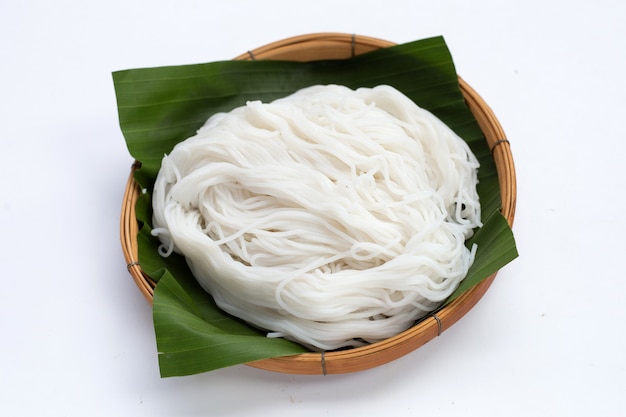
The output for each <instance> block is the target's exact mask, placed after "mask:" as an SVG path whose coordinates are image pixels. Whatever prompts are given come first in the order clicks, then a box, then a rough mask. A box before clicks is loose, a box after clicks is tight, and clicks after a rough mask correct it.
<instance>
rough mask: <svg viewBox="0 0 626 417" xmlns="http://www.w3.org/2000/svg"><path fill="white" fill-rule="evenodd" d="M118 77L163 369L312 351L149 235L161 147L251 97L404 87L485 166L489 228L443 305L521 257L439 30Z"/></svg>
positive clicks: (477, 238) (174, 372) (188, 370)
mask: <svg viewBox="0 0 626 417" xmlns="http://www.w3.org/2000/svg"><path fill="white" fill-rule="evenodd" d="M113 82H114V87H115V92H116V97H117V107H118V113H119V122H120V126H121V130H122V133H123V135H124V138H125V140H126V144H127V147H128V150H129V152H130V154H131V155H132V156H133V157H134V158H135V159H136V160H137V161H140V162H141V168H140V169H138V170H137V171H136V172H135V180H136V181H137V183H138V184H139V185H140V186H141V188H142V191H143V192H142V194H141V195H140V197H139V199H138V201H137V206H136V216H137V220H138V222H139V224H140V230H139V234H138V243H139V261H140V263H141V266H142V269H143V271H144V272H146V273H147V274H148V275H149V276H150V277H152V278H153V279H154V280H155V281H157V286H156V289H155V294H154V302H153V321H154V327H155V334H156V340H157V349H158V358H159V366H160V371H161V375H162V376H163V377H168V376H181V375H189V374H194V373H200V372H206V371H210V370H214V369H218V368H222V367H226V366H231V365H236V364H241V363H246V362H250V361H254V360H259V359H265V358H269V357H277V356H283V355H292V354H297V353H301V352H305V351H306V349H304V348H303V347H302V346H300V345H298V344H296V343H293V342H289V341H286V340H284V339H275V338H267V337H265V333H264V332H263V331H261V330H259V329H256V328H253V327H251V326H249V325H247V324H246V323H244V322H242V321H240V320H239V319H237V318H235V317H232V316H230V315H228V314H226V313H224V312H222V311H221V310H220V309H219V308H217V306H216V305H215V303H214V302H213V300H212V298H211V297H210V296H209V295H208V294H207V293H206V292H205V291H204V290H203V289H202V288H201V287H200V286H199V285H198V283H197V282H196V280H195V279H194V277H193V275H192V274H191V272H190V270H189V268H188V267H187V264H186V262H185V260H184V258H183V257H181V256H178V255H176V254H173V255H171V256H170V257H168V258H163V257H161V256H160V255H158V252H157V248H158V246H159V241H158V239H156V238H155V237H153V236H152V235H151V233H150V232H151V219H152V211H151V210H152V209H151V192H152V187H153V184H154V181H155V178H156V175H157V173H158V170H159V168H160V165H161V159H162V158H163V155H165V154H167V153H169V152H170V150H171V149H172V148H173V147H174V145H176V144H177V143H178V142H180V141H182V140H184V139H186V138H188V137H190V136H193V135H194V134H195V132H196V130H197V129H198V128H199V127H200V126H201V125H202V124H203V123H204V122H205V121H206V120H207V119H208V118H209V117H210V116H211V115H213V114H215V113H218V112H224V111H230V110H232V109H233V108H235V107H239V106H242V105H244V104H245V103H246V102H247V101H249V100H261V101H263V102H269V101H272V100H274V99H276V98H280V97H284V96H286V95H288V94H291V93H293V92H295V91H297V90H299V89H301V88H303V87H307V86H311V85H316V84H340V85H345V86H348V87H351V88H358V87H374V86H376V85H380V84H388V85H391V86H393V87H395V88H397V89H398V90H400V91H402V92H403V93H404V94H405V95H407V96H408V97H409V98H411V99H412V100H413V101H414V102H415V103H417V104H418V105H419V106H421V107H423V108H425V109H427V110H429V111H431V112H432V113H434V114H435V115H436V116H437V117H439V118H440V119H441V120H442V121H443V122H444V123H446V124H447V125H448V126H449V127H450V128H451V129H453V130H454V131H455V132H456V133H457V134H458V135H459V136H460V137H462V138H463V139H464V140H465V141H466V142H467V143H468V145H469V146H470V148H471V149H472V151H473V152H474V154H475V155H476V157H477V158H478V159H479V161H480V164H481V166H480V170H479V174H478V176H479V185H478V193H479V196H480V199H481V205H482V213H483V219H482V220H483V226H482V228H481V229H479V230H478V231H477V233H476V234H475V235H474V236H473V237H472V239H470V240H469V241H468V242H467V244H468V245H472V244H474V243H476V244H477V245H478V250H477V253H476V258H475V261H474V265H473V266H472V268H470V271H469V273H468V275H467V277H466V278H465V280H464V281H463V283H462V285H461V286H460V287H459V289H457V291H456V292H455V293H454V294H453V295H452V296H451V297H450V298H449V299H448V300H447V301H446V304H447V303H449V302H451V301H452V300H453V299H454V298H455V297H457V296H458V295H460V294H461V293H463V292H464V291H466V290H467V289H469V288H471V287H472V286H474V285H476V284H478V283H479V282H480V281H482V280H483V279H484V278H486V277H487V276H489V275H491V274H492V273H493V272H496V271H497V270H499V269H500V268H502V267H503V266H504V265H506V264H507V263H509V262H510V261H512V260H513V259H515V258H516V257H517V249H516V247H515V241H514V237H513V234H512V231H511V230H510V228H509V226H508V223H507V221H506V219H504V217H502V215H501V214H500V212H499V209H500V190H499V186H498V178H497V173H496V168H495V163H494V161H493V158H492V156H491V152H490V150H489V149H488V147H487V144H486V142H485V138H484V136H483V134H482V132H481V130H480V128H479V127H478V124H477V123H476V120H475V119H474V117H473V115H472V113H471V112H470V110H469V108H468V107H467V105H466V104H465V101H464V99H463V96H462V94H461V91H460V89H459V85H458V76H457V73H456V70H455V67H454V63H453V61H452V57H451V55H450V52H449V50H448V48H447V46H446V44H445V41H444V39H443V38H442V37H434V38H429V39H424V40H419V41H415V42H409V43H406V44H401V45H397V46H392V47H389V48H384V49H380V50H377V51H373V52H369V53H367V54H363V55H360V56H356V57H353V58H350V59H346V60H332V61H316V62H309V63H300V62H287V61H219V62H211V63H205V64H195V65H183V66H167V67H157V68H141V69H131V70H124V71H117V72H114V73H113Z"/></svg>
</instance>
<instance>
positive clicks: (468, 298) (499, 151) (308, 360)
mask: <svg viewBox="0 0 626 417" xmlns="http://www.w3.org/2000/svg"><path fill="white" fill-rule="evenodd" d="M392 45H394V43H392V42H389V41H385V40H381V39H376V38H371V37H366V36H360V35H350V34H342V33H317V34H309V35H301V36H296V37H292V38H288V39H284V40H281V41H278V42H274V43H271V44H268V45H266V46H262V47H260V48H257V49H254V50H251V51H248V52H247V53H244V54H242V55H239V56H238V57H236V58H235V59H236V60H251V59H280V60H291V61H312V60H318V59H346V58H349V57H351V56H354V55H358V54H362V53H365V52H369V51H372V50H375V49H380V48H385V47H389V46H392ZM459 85H460V87H461V92H462V93H463V96H464V98H465V101H466V103H467V105H468V107H469V108H470V110H471V111H472V113H473V114H474V117H475V118H476V120H477V121H478V124H479V126H480V128H481V130H482V131H483V133H484V135H485V138H486V140H487V144H488V145H489V148H490V149H491V151H492V154H493V158H494V161H495V164H496V168H497V172H498V178H499V183H500V191H501V196H502V214H503V215H504V217H505V218H506V219H507V220H508V222H509V224H510V225H511V226H512V225H513V220H514V217H515V206H516V197H517V184H516V177H515V166H514V164H513V156H512V154H511V149H510V144H509V141H508V140H507V138H506V136H505V134H504V131H503V130H502V127H501V126H500V123H499V122H498V120H497V119H496V117H495V115H494V114H493V112H492V110H491V109H490V108H489V106H488V105H487V104H486V103H485V101H484V100H483V99H482V98H481V97H480V96H479V95H478V93H476V91H474V89H472V88H471V87H470V86H469V85H468V84H467V83H466V82H465V81H464V80H463V79H461V78H460V77H459ZM139 166H140V164H139V163H138V162H136V163H134V164H133V165H132V167H131V172H130V175H129V177H128V182H127V184H126V190H125V193H124V199H123V205H122V214H121V221H120V238H121V243H122V250H123V252H124V257H125V259H126V262H127V268H128V271H129V273H130V275H131V276H132V278H133V280H134V281H135V283H136V284H137V287H138V288H139V290H140V291H141V293H142V294H143V295H144V297H145V298H146V300H148V302H150V303H151V302H152V299H153V296H154V287H155V285H156V284H155V282H154V281H153V280H152V279H150V277H148V276H147V275H146V274H145V273H144V272H143V271H142V269H141V266H140V264H139V262H138V259H139V257H138V243H137V232H138V225H137V221H136V218H135V202H136V201H137V197H138V196H139V193H140V189H139V186H138V185H137V184H136V183H135V181H134V177H133V174H134V171H135V170H136V169H137V168H138V167H139ZM496 274H497V273H494V274H493V275H491V276H489V277H488V278H486V279H485V280H484V281H482V282H481V283H480V284H478V285H476V286H475V287H473V288H471V289H470V290H468V291H466V292H465V293H464V294H463V295H461V296H460V297H458V298H457V299H456V300H454V301H453V302H452V303H450V304H449V305H447V306H446V307H444V308H443V309H441V310H440V311H438V312H437V313H436V314H432V315H430V316H428V317H427V318H426V319H424V320H422V321H421V322H419V323H418V324H417V325H415V326H413V327H412V328H410V329H408V330H406V331H404V332H402V333H400V334H398V335H396V336H393V337H390V338H388V339H385V340H383V341H381V342H377V343H373V344H370V345H367V346H363V347H359V348H353V349H347V350H342V351H336V352H324V353H303V354H299V355H292V356H286V357H280V358H270V359H263V360H260V361H256V362H251V363H248V365H250V366H253V367H255V368H259V369H265V370H269V371H275V372H281V373H289V374H311V375H312V374H324V375H326V374H340V373H350V372H357V371H362V370H366V369H370V368H374V367H376V366H380V365H383V364H385V363H388V362H391V361H393V360H395V359H398V358H400V357H402V356H404V355H406V354H408V353H409V352H411V351H413V350H415V349H417V348H419V347H420V346H422V345H424V344H425V343H427V342H429V341H430V340H432V339H434V338H435V337H437V336H439V335H441V334H442V333H443V332H444V331H445V330H446V329H448V328H449V327H450V326H452V325H453V324H454V323H456V322H457V321H458V320H459V319H460V318H461V317H463V316H464V315H465V314H466V313H467V312H469V311H470V310H471V309H472V308H473V307H474V305H476V303H477V302H478V301H479V300H480V299H481V298H482V296H483V295H484V294H485V293H486V292H487V290H488V289H489V286H490V285H491V283H492V282H493V280H494V279H495V277H496Z"/></svg>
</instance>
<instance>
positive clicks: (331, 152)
mask: <svg viewBox="0 0 626 417" xmlns="http://www.w3.org/2000/svg"><path fill="white" fill-rule="evenodd" d="M477 169H478V161H477V160H476V158H475V157H474V155H473V154H472V152H471V151H470V149H469V147H468V146H467V144H466V143H465V142H464V141H463V140H462V139H461V138H459V137H458V136H457V135H456V134H455V133H454V132H453V131H452V130H450V129H449V128H448V127H447V126H446V125H445V124H444V123H442V122H441V121H440V120H439V119H437V118H436V117H435V116H433V115H432V114H431V113H429V112H428V111H426V110H424V109H421V108H419V107H418V106H416V105H415V104H414V103H413V102H412V101H411V100H410V99H408V98H407V97H405V96H404V95H403V94H402V93H400V92H399V91H397V90H395V89H394V88H392V87H389V86H377V87H375V88H360V89H357V90H351V89H349V88H347V87H343V86H338V85H328V86H313V87H309V88H305V89H303V90H300V91H298V92H296V93H295V94H292V95H290V96H288V97H285V98H282V99H279V100H276V101H274V102H272V103H269V104H265V103H261V102H258V101H251V102H248V103H247V104H246V105H245V106H243V107H240V108H237V109H234V110H233V111H231V112H229V113H220V114H216V115H214V116H212V117H211V118H210V119H209V120H208V121H207V122H206V124H205V125H204V126H203V127H202V128H201V129H200V130H199V131H198V132H197V134H196V135H195V136H193V137H191V138H189V139H187V140H185V141H183V142H181V143H179V144H178V145H177V146H176V147H175V148H174V149H173V150H172V152H171V153H170V154H169V155H167V156H165V157H164V158H163V162H162V167H161V170H160V171H159V174H158V176H157V179H156V183H155V187H154V194H153V209H154V218H153V221H154V230H153V234H155V235H156V236H158V237H159V239H160V240H161V242H162V246H161V248H160V250H161V252H162V255H164V256H167V255H169V254H170V253H171V252H172V251H175V252H177V253H180V254H182V255H184V256H185V258H186V260H187V262H188V264H189V266H190V268H191V270H192V272H193V274H194V276H195V277H196V279H197V280H198V281H199V283H200V284H201V285H202V287H203V288H204V289H205V290H206V291H207V292H209V293H210V294H211V295H212V296H213V298H214V299H215V301H216V303H217V305H218V306H219V307H220V308H221V309H223V310H224V311H226V312H228V313H230V314H232V315H234V316H237V317H239V318H241V319H243V320H245V321H247V322H249V323H251V324H253V325H254V326H257V327H259V328H261V329H265V330H267V331H268V332H269V333H268V336H271V337H285V338H287V339H290V340H294V341H297V342H300V343H302V344H304V345H306V346H309V347H310V348H311V349H315V350H331V349H337V348H341V347H348V346H359V345H362V344H363V343H368V342H374V341H378V340H382V339H385V338H388V337H390V336H393V335H395V334H397V333H399V332H401V331H403V330H405V329H407V328H408V327H410V326H411V325H412V324H413V323H414V322H415V321H416V320H417V319H419V318H420V317H423V316H424V315H426V314H428V312H430V311H432V310H433V309H435V308H436V307H437V306H438V305H439V304H440V303H441V302H442V301H443V300H445V299H446V298H447V297H448V296H449V295H450V294H451V293H452V292H453V291H454V290H455V289H456V288H457V286H458V284H459V283H460V281H461V280H462V279H463V278H464V277H465V275H466V274H467V270H468V268H469V267H470V265H471V264H472V262H473V258H474V253H475V247H474V248H472V250H469V249H467V248H466V246H465V240H466V239H467V238H468V237H470V236H471V235H472V230H473V229H474V228H475V227H477V226H480V203H479V200H478V194H477V192H476V184H477Z"/></svg>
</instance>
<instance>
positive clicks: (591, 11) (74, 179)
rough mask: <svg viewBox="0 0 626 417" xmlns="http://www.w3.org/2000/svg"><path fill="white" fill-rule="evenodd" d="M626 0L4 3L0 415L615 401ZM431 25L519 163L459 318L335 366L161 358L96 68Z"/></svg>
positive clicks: (623, 338)
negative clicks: (325, 369)
mask: <svg viewBox="0 0 626 417" xmlns="http://www.w3.org/2000/svg"><path fill="white" fill-rule="evenodd" d="M625 19H626V3H624V2H623V1H618V0H616V1H610V0H596V1H594V2H583V1H580V0H575V1H572V0H570V1H549V0H541V1H538V0H531V1H528V0H526V1H517V2H514V1H510V2H503V1H495V0H494V1H481V0H474V1H471V2H470V1H460V0H459V1H434V0H430V1H423V0H414V1H409V0H406V1H395V0H385V1H377V2H374V1H367V0H359V1H338V0H332V1H326V0H316V1H310V2H300V1H284V2H280V1H269V0H266V1H241V0H229V1H220V2H217V1H200V0H196V1H190V0H176V1H170V2H167V1H154V0H153V1H129V0H109V1H106V2H85V1H77V0H75V1H71V0H55V1H30V0H3V1H2V2H0V181H1V193H0V233H1V234H2V239H1V240H0V242H1V243H0V244H1V245H2V248H1V249H2V250H1V251H0V257H1V258H0V259H1V260H2V264H1V269H0V270H1V272H2V273H1V275H0V280H1V281H0V414H1V415H4V416H202V415H213V416H229V415H232V416H240V415H241V416H244V415H245V416H251V415H271V416H287V415H289V416H298V415H311V416H313V415H314V416H321V415H331V416H335V415H341V416H352V415H372V414H375V413H376V414H382V415H393V416H413V415H437V416H491V415H493V416H496V415H497V416H578V415H580V416H582V415H585V416H589V415H594V416H624V415H626V330H625V329H626V326H625V324H624V318H625V317H624V316H625V315H626V307H625V305H626V299H625V296H626V272H625V271H624V268H623V265H624V261H623V260H624V257H626V243H625V240H624V239H625V236H626V220H624V213H625V209H626V205H625V204H626V200H625V199H624V190H625V187H624V179H625V177H626V174H625V165H626V164H625V161H624V159H625V157H626V145H625V143H626V142H625V141H626V128H625V126H624V123H625V121H626V104H625V103H626V100H625V99H626V97H625V96H626V82H625V81H624V74H626V45H625V44H626V30H625V29H624V26H623V25H624V20H625ZM326 31H331V32H344V33H357V34H362V35H368V36H373V37H378V38H382V39H386V40H390V41H393V42H396V43H403V42H408V41H412V40H417V39H421V38H425V37H430V36H435V35H443V36H444V37H445V39H446V41H447V43H448V46H449V48H450V50H451V52H452V55H453V57H454V59H455V63H456V66H457V70H458V72H459V74H461V76H462V77H463V78H464V79H465V80H466V81H467V82H468V83H469V84H470V85H472V86H473V87H474V88H475V89H476V90H477V91H478V92H479V93H480V94H481V95H482V97H483V98H484V99H485V100H486V101H487V103H488V104H489V105H490V106H491V107H492V108H493V110H494V112H495V113H496V115H497V117H498V118H499V120H500V122H501V124H502V125H503V127H504V129H505V131H506V132H507V136H508V137H509V139H510V141H511V146H512V150H513V156H514V159H515V163H516V168H517V179H518V205H517V216H516V222H515V226H514V231H515V235H516V240H517V244H518V248H519V252H520V257H519V258H518V259H517V260H515V261H514V262H513V263H511V264H510V265H508V266H506V267H505V268H504V269H503V270H502V271H501V272H500V274H499V275H498V278H497V279H496V281H495V283H494V284H493V285H492V287H491V289H490V290H489V291H488V292H487V294H486V296H485V297H484V298H483V299H482V300H481V302H480V303H479V304H478V305H477V306H476V307H475V308H474V309H473V310H472V311H471V312H470V313H469V314H468V315H466V316H465V317H464V318H463V319H462V320H461V321H460V322H459V323H457V324H456V325H455V326H453V327H452V328H451V329H449V330H447V331H446V332H445V333H444V334H443V335H442V336H441V337H439V338H437V339H435V340H433V341H432V342H430V343H428V344H427V345H425V346H424V347H422V348H420V349H418V350H416V351H414V352H413V353H411V354H409V355H407V356H405V357H403V358H401V359H399V360H397V361H395V362H392V363H390V364H388V365H384V366H381V367H379V368H376V369H373V370H369V371H363V372H359V373H355V374H349V375H339V376H332V375H330V376H325V377H324V376H298V375H285V374H277V373H272V372H267V371H261V370H256V369H253V368H250V367H248V366H245V365H241V366H235V367H232V368H228V369H223V370H219V371H215V372H210V373H206V374H202V375H197V376H191V377H183V378H169V379H161V378H160V377H159V372H158V365H157V358H156V347H155V341H154V333H153V329H152V322H151V310H150V307H149V305H148V304H147V302H146V301H145V300H144V299H143V297H142V295H141V294H140V292H139V291H138V290H137V288H136V287H135V285H134V283H133V282H132V280H131V278H130V275H128V273H127V271H126V266H125V262H124V259H123V256H122V252H121V248H120V244H119V233H118V230H119V229H118V224H119V215H120V207H121V202H122V193H123V190H124V186H125V181H126V178H127V175H128V172H129V169H130V165H131V163H132V158H131V157H130V155H129V154H128V152H127V150H126V147H125V143H124V139H123V137H122V135H121V132H120V130H119V125H118V120H117V109H116V103H115V95H114V89H113V83H112V79H111V72H113V71H115V70H121V69H127V68H136V67H150V66H158V65H172V64H190V63H199V62H209V61H215V60H224V59H230V58H232V57H234V56H236V55H239V54H240V53H244V52H246V51H247V50H249V49H253V48H256V47H258V46H261V45H264V44H267V43H270V42H273V41H276V40H279V39H283V38H286V37H291V36H294V35H300V34H306V33H311V32H326Z"/></svg>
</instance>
